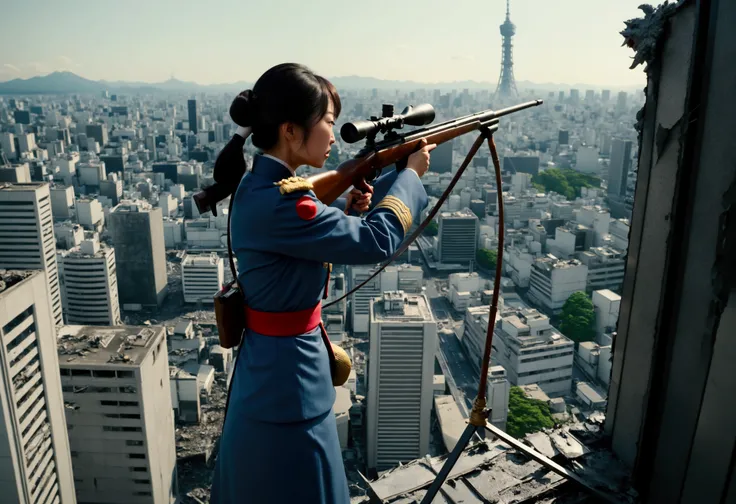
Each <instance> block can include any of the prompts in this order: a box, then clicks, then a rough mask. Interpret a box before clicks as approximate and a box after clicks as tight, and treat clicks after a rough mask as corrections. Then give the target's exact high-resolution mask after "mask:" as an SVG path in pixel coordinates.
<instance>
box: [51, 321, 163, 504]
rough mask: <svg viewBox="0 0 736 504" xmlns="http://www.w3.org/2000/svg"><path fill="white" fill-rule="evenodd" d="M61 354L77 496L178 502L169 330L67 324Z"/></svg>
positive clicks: (89, 499)
mask: <svg viewBox="0 0 736 504" xmlns="http://www.w3.org/2000/svg"><path fill="white" fill-rule="evenodd" d="M58 352H59V365H60V368H61V384H62V390H63V391H64V402H65V403H66V409H65V411H66V421H67V426H68V430H69V443H70V447H71V450H72V452H71V453H72V465H73V468H74V480H75V487H76V493H77V499H78V500H79V502H97V503H116V502H131V503H132V502H136V503H150V504H164V503H165V504H172V503H174V502H176V499H177V494H178V489H177V475H176V447H175V440H174V415H173V411H172V403H171V389H170V386H169V359H168V353H167V350H166V331H165V329H164V328H163V327H132V326H117V327H109V326H104V327H100V326H63V327H62V328H61V329H60V330H59V339H58Z"/></svg>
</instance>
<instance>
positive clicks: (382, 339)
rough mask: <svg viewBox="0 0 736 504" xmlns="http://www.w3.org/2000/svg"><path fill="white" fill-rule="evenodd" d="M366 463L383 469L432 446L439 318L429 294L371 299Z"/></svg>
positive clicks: (389, 294) (396, 293)
mask: <svg viewBox="0 0 736 504" xmlns="http://www.w3.org/2000/svg"><path fill="white" fill-rule="evenodd" d="M370 314H371V321H370V330H371V332H370V353H369V354H368V355H369V358H368V368H367V377H366V380H367V383H368V398H367V407H368V411H367V424H366V426H367V440H366V441H367V442H366V447H367V450H368V454H367V459H368V460H367V464H368V467H370V468H375V469H376V470H379V471H381V470H384V469H388V468H391V467H393V466H395V465H396V464H398V463H399V462H402V461H403V462H405V461H409V460H413V459H415V458H418V457H422V456H424V455H426V454H427V453H428V452H429V431H430V412H431V409H432V395H433V391H432V389H433V375H434V354H435V350H436V348H437V323H436V321H435V320H434V317H433V315H432V310H431V309H430V305H429V301H428V300H427V297H426V296H425V295H411V294H405V293H404V292H402V291H392V292H384V294H383V296H382V297H380V298H378V299H375V300H372V301H371V304H370Z"/></svg>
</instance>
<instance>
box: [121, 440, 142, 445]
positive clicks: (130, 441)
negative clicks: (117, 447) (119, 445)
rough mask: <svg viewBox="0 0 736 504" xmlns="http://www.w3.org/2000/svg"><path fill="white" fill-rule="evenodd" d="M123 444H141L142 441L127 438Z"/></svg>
mask: <svg viewBox="0 0 736 504" xmlns="http://www.w3.org/2000/svg"><path fill="white" fill-rule="evenodd" d="M125 445H126V446H143V441H137V440H133V439H128V440H126V441H125Z"/></svg>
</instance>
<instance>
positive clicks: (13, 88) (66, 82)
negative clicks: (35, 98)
mask: <svg viewBox="0 0 736 504" xmlns="http://www.w3.org/2000/svg"><path fill="white" fill-rule="evenodd" d="M103 89H105V88H104V86H103V85H101V84H100V83H99V82H96V81H93V80H89V79H85V78H84V77H80V76H79V75H77V74H74V73H72V72H53V73H50V74H48V75H44V76H38V77H31V78H30V79H13V80H11V81H7V82H0V94H67V93H98V92H100V91H102V90H103Z"/></svg>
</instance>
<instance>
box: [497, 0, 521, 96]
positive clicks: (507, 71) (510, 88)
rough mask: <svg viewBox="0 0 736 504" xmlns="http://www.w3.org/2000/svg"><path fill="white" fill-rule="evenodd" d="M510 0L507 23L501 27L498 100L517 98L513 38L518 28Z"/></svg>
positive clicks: (507, 3) (507, 2)
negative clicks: (501, 40)
mask: <svg viewBox="0 0 736 504" xmlns="http://www.w3.org/2000/svg"><path fill="white" fill-rule="evenodd" d="M509 1H510V0H506V21H504V22H503V24H502V25H501V27H500V29H501V37H503V42H502V44H501V51H502V52H501V75H500V76H499V77H498V88H496V97H497V98H507V97H514V96H517V94H518V92H517V90H516V80H515V79H514V59H513V49H514V45H513V43H512V42H511V38H512V37H513V36H514V34H515V33H516V26H515V25H514V23H512V22H511V8H510V5H509Z"/></svg>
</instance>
